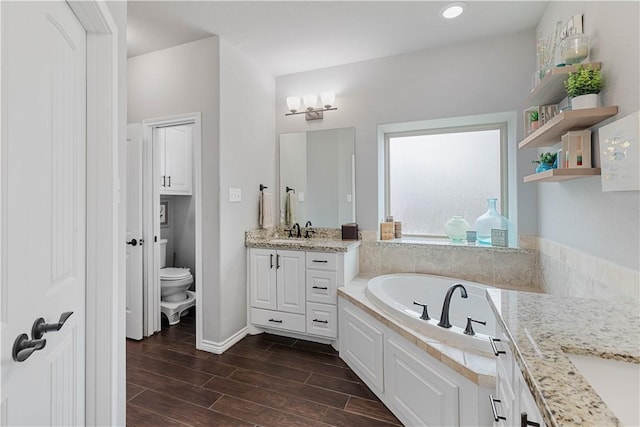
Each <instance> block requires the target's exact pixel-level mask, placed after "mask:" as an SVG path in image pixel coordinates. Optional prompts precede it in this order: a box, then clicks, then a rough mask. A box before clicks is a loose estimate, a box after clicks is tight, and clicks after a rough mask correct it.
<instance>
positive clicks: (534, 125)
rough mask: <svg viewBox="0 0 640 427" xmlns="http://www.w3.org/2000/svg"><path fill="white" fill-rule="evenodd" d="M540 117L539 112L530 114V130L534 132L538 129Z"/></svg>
mask: <svg viewBox="0 0 640 427" xmlns="http://www.w3.org/2000/svg"><path fill="white" fill-rule="evenodd" d="M538 119H539V116H538V111H537V110H535V111H532V112H531V113H529V122H530V123H531V126H530V129H531V130H532V131H534V130H536V129H538V127H539V124H540V122H539V121H538Z"/></svg>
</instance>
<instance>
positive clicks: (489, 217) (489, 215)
mask: <svg viewBox="0 0 640 427" xmlns="http://www.w3.org/2000/svg"><path fill="white" fill-rule="evenodd" d="M497 203H498V199H487V211H486V212H485V213H484V214H482V215H480V216H479V217H478V219H476V224H475V229H476V235H477V239H478V243H479V244H481V245H490V244H491V229H499V230H507V232H509V229H510V224H509V220H508V219H507V218H505V217H503V216H502V215H500V214H499V213H498V211H497V209H496V205H497Z"/></svg>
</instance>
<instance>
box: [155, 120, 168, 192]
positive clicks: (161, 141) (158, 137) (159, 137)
mask: <svg viewBox="0 0 640 427" xmlns="http://www.w3.org/2000/svg"><path fill="white" fill-rule="evenodd" d="M166 129H167V128H156V129H155V138H154V139H153V140H154V143H155V146H154V148H153V149H154V150H158V152H159V153H160V176H158V178H157V179H158V180H160V194H165V190H166V189H167V176H166V170H167V162H166V159H167V156H166V155H165V151H166V150H165V146H166V144H165V140H166V137H167V134H166Z"/></svg>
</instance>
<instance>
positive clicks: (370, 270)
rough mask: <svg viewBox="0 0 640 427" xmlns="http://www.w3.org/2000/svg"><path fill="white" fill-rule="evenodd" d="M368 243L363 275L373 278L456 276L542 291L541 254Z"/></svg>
mask: <svg viewBox="0 0 640 427" xmlns="http://www.w3.org/2000/svg"><path fill="white" fill-rule="evenodd" d="M363 234H364V236H365V240H364V241H363V242H362V246H360V272H361V273H366V274H372V275H379V274H389V273H422V274H435V275H438V276H448V277H456V278H459V279H464V280H470V281H474V282H478V283H484V284H487V285H494V286H499V287H507V288H518V289H526V290H531V289H532V288H533V289H539V281H538V266H537V258H538V255H537V251H536V250H535V249H523V248H498V247H490V246H467V245H454V244H449V243H447V242H446V241H443V242H442V243H432V242H424V243H423V242H419V241H416V240H410V239H397V240H392V241H379V240H366V238H367V237H369V236H368V235H367V232H364V233H363Z"/></svg>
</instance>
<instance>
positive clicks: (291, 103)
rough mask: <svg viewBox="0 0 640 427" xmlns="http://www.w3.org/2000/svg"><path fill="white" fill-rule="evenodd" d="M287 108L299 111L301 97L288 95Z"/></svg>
mask: <svg viewBox="0 0 640 427" xmlns="http://www.w3.org/2000/svg"><path fill="white" fill-rule="evenodd" d="M287 108H289V111H291V112H292V113H295V112H296V111H298V108H300V97H298V96H288V97H287Z"/></svg>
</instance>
